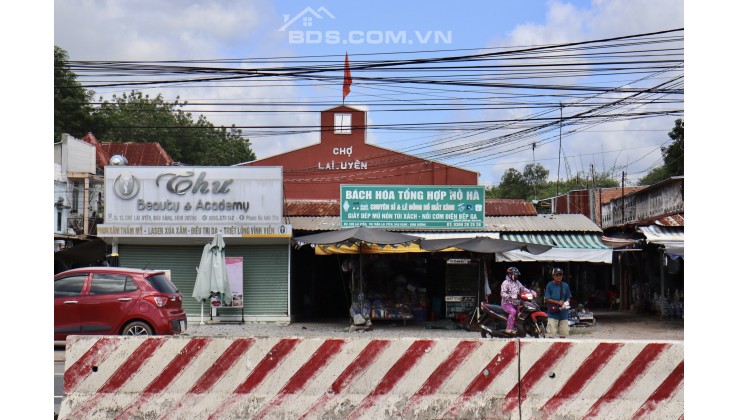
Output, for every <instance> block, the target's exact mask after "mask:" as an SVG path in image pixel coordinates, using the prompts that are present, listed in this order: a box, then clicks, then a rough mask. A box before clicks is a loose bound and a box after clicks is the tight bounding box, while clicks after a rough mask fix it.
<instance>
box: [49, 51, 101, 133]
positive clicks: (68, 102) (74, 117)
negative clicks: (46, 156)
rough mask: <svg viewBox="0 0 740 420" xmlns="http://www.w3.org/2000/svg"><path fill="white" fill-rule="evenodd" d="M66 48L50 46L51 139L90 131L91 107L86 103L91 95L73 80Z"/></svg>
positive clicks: (91, 92) (90, 92)
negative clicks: (63, 134)
mask: <svg viewBox="0 0 740 420" xmlns="http://www.w3.org/2000/svg"><path fill="white" fill-rule="evenodd" d="M67 61H69V55H68V53H67V51H66V50H64V49H63V48H60V47H58V46H56V45H55V46H54V141H55V142H57V141H59V140H60V139H61V136H62V133H67V134H71V135H72V136H75V137H77V138H82V137H83V136H84V135H85V134H87V133H88V132H89V131H91V124H92V118H91V116H90V113H91V111H92V107H90V105H89V103H90V100H91V99H92V97H93V95H94V94H95V93H94V92H93V91H91V90H86V89H85V88H83V87H82V86H81V85H80V83H79V82H77V75H76V74H75V73H74V72H73V71H72V70H70V68H69V66H68V65H67Z"/></svg>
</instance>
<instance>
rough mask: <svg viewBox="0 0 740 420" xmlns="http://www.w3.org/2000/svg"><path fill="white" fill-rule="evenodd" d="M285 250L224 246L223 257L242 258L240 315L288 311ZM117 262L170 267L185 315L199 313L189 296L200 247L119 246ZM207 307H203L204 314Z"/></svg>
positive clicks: (231, 311)
mask: <svg viewBox="0 0 740 420" xmlns="http://www.w3.org/2000/svg"><path fill="white" fill-rule="evenodd" d="M288 252H289V248H288V246H287V245H285V246H280V245H277V246H270V245H260V246H227V247H226V256H227V257H243V258H244V314H245V315H285V316H287V314H288ZM118 253H119V261H120V265H121V266H123V267H138V268H144V267H146V268H147V269H156V270H171V272H172V280H173V282H174V283H175V285H176V286H177V288H178V289H179V290H180V293H182V296H183V307H184V308H185V312H187V314H188V316H193V317H195V316H200V303H198V302H197V301H196V300H195V299H193V297H192V296H193V288H194V286H195V277H196V271H195V268H196V267H197V266H198V264H199V263H200V258H201V255H202V253H203V247H201V246H142V245H123V244H122V245H119V247H118ZM207 311H208V308H207V307H206V313H208V312H207ZM219 314H220V315H224V316H229V315H237V314H239V315H241V309H223V310H221V311H219Z"/></svg>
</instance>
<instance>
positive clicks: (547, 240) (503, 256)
mask: <svg viewBox="0 0 740 420" xmlns="http://www.w3.org/2000/svg"><path fill="white" fill-rule="evenodd" d="M501 239H506V240H509V241H519V242H529V243H535V244H542V245H551V246H554V248H552V249H550V250H549V251H547V252H543V253H542V254H539V255H533V254H530V253H527V252H523V251H507V252H502V253H500V254H496V261H497V262H515V261H524V262H526V261H532V262H534V261H553V262H568V261H572V262H593V263H604V264H611V263H612V249H611V248H609V247H608V246H606V245H604V243H603V242H601V234H596V233H594V234H579V233H505V232H502V233H501Z"/></svg>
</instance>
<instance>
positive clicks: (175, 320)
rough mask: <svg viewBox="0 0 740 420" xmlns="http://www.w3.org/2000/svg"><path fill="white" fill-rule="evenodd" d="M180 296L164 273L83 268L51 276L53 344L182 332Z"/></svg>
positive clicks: (185, 324) (183, 322) (184, 325)
mask: <svg viewBox="0 0 740 420" xmlns="http://www.w3.org/2000/svg"><path fill="white" fill-rule="evenodd" d="M186 328H187V317H186V315H185V311H184V310H183V309H182V295H181V294H180V292H179V291H178V290H177V288H176V287H175V285H174V284H172V282H171V281H170V280H169V279H168V278H167V275H166V274H165V272H164V271H151V270H149V271H147V270H141V269H135V268H122V267H84V268H75V269H74V270H69V271H65V272H62V273H59V274H57V275H55V276H54V340H55V341H56V340H64V339H66V338H67V336H68V335H91V334H104V335H118V334H123V335H154V334H156V335H168V334H178V333H181V332H184V331H185V330H186Z"/></svg>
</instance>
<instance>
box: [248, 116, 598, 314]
mask: <svg viewBox="0 0 740 420" xmlns="http://www.w3.org/2000/svg"><path fill="white" fill-rule="evenodd" d="M366 120H367V115H366V113H365V112H364V111H361V110H358V109H356V108H352V107H346V106H339V107H335V108H331V109H328V110H325V111H322V112H321V136H320V142H319V143H318V144H316V145H312V146H308V147H305V148H302V149H298V150H294V151H290V152H287V153H283V154H280V155H277V156H272V157H269V158H265V159H260V160H256V161H253V162H248V163H244V164H242V166H248V167H255V166H262V165H268V166H280V167H282V168H283V179H284V191H285V207H284V208H285V210H284V211H285V214H284V216H285V223H289V224H290V225H291V226H292V228H293V234H294V235H293V236H294V238H297V239H299V238H300V237H301V236H303V235H307V234H312V233H316V232H321V231H333V230H339V229H343V228H349V227H355V226H365V227H371V228H372V227H375V228H381V229H385V230H392V231H396V232H401V233H406V234H409V235H414V236H418V237H422V238H425V239H443V238H474V237H480V236H482V237H488V238H492V239H507V238H511V237H512V235H529V236H528V237H527V240H528V241H535V242H536V243H540V242H542V243H543V244H546V245H550V246H554V247H556V248H558V250H557V251H556V250H553V252H549V251H548V252H549V254H548V253H546V254H547V255H543V256H539V257H536V258H534V259H525V256H523V255H520V254H517V253H512V254H510V255H508V256H507V257H506V259H504V260H499V255H496V256H494V255H493V254H474V253H471V252H467V251H459V250H458V251H444V252H425V251H423V250H419V249H418V247H416V248H414V247H413V246H395V247H394V246H387V247H382V248H378V249H374V248H373V247H372V246H370V247H369V248H363V250H362V253H360V252H358V251H357V250H351V249H350V250H348V249H346V247H342V246H327V247H322V246H316V247H309V246H303V247H301V248H299V249H294V250H293V253H292V256H291V264H292V269H291V280H290V283H291V313H292V314H293V315H294V317H300V318H303V317H306V318H324V317H341V316H347V313H348V308H349V307H350V305H352V303H353V302H356V301H357V300H358V296H352V293H351V290H356V289H354V288H353V287H352V284H355V282H356V281H357V278H358V276H359V277H360V278H362V279H363V283H362V288H361V290H360V292H361V295H362V296H361V297H359V298H360V299H363V300H367V303H368V305H367V307H369V308H370V311H371V313H370V316H371V317H372V318H373V319H376V320H404V321H405V320H410V319H415V320H434V319H441V318H455V317H457V316H458V315H459V314H460V313H464V312H466V311H469V310H470V309H472V308H473V307H475V305H477V302H479V301H480V300H482V299H485V293H486V289H485V287H484V285H485V283H486V282H488V283H489V284H491V285H493V284H495V283H496V282H499V283H500V281H501V279H503V276H504V275H503V273H504V272H505V270H506V267H508V266H509V265H512V264H517V265H520V266H522V267H523V268H524V270H525V271H524V272H525V279H530V281H531V280H533V279H535V278H536V279H542V278H543V277H544V275H545V273H546V272H547V270H548V269H551V268H552V266H553V263H557V264H560V265H563V268H564V269H566V270H568V269H570V270H571V273H570V274H571V275H572V276H574V281H576V282H579V285H582V287H579V291H583V293H585V292H586V291H587V290H589V287H591V286H586V283H594V282H604V281H608V280H609V279H610V278H611V271H610V270H611V268H610V263H611V248H608V247H607V246H605V245H604V244H603V243H602V242H601V240H600V238H601V229H600V228H599V227H598V226H596V225H595V224H594V223H593V222H591V221H590V220H588V218H585V217H584V216H581V215H573V216H570V215H569V216H564V217H554V218H553V217H549V218H543V217H540V216H537V212H536V210H535V208H534V206H533V205H532V204H531V203H526V202H524V201H523V200H486V199H485V191H484V188H483V187H482V186H478V185H477V174H476V173H475V172H472V171H468V170H464V169H460V168H456V167H453V166H449V165H445V164H442V163H439V162H433V161H428V160H424V159H421V158H418V157H414V156H410V155H407V154H404V153H399V152H395V151H392V150H388V149H384V148H380V147H377V146H373V145H370V144H366V128H367V127H366ZM501 217H508V219H501ZM530 257H531V255H530ZM512 261H516V262H515V263H512ZM590 265H595V266H598V268H594V267H591V266H590ZM527 275H529V277H526V276H527ZM543 287H544V286H543Z"/></svg>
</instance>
